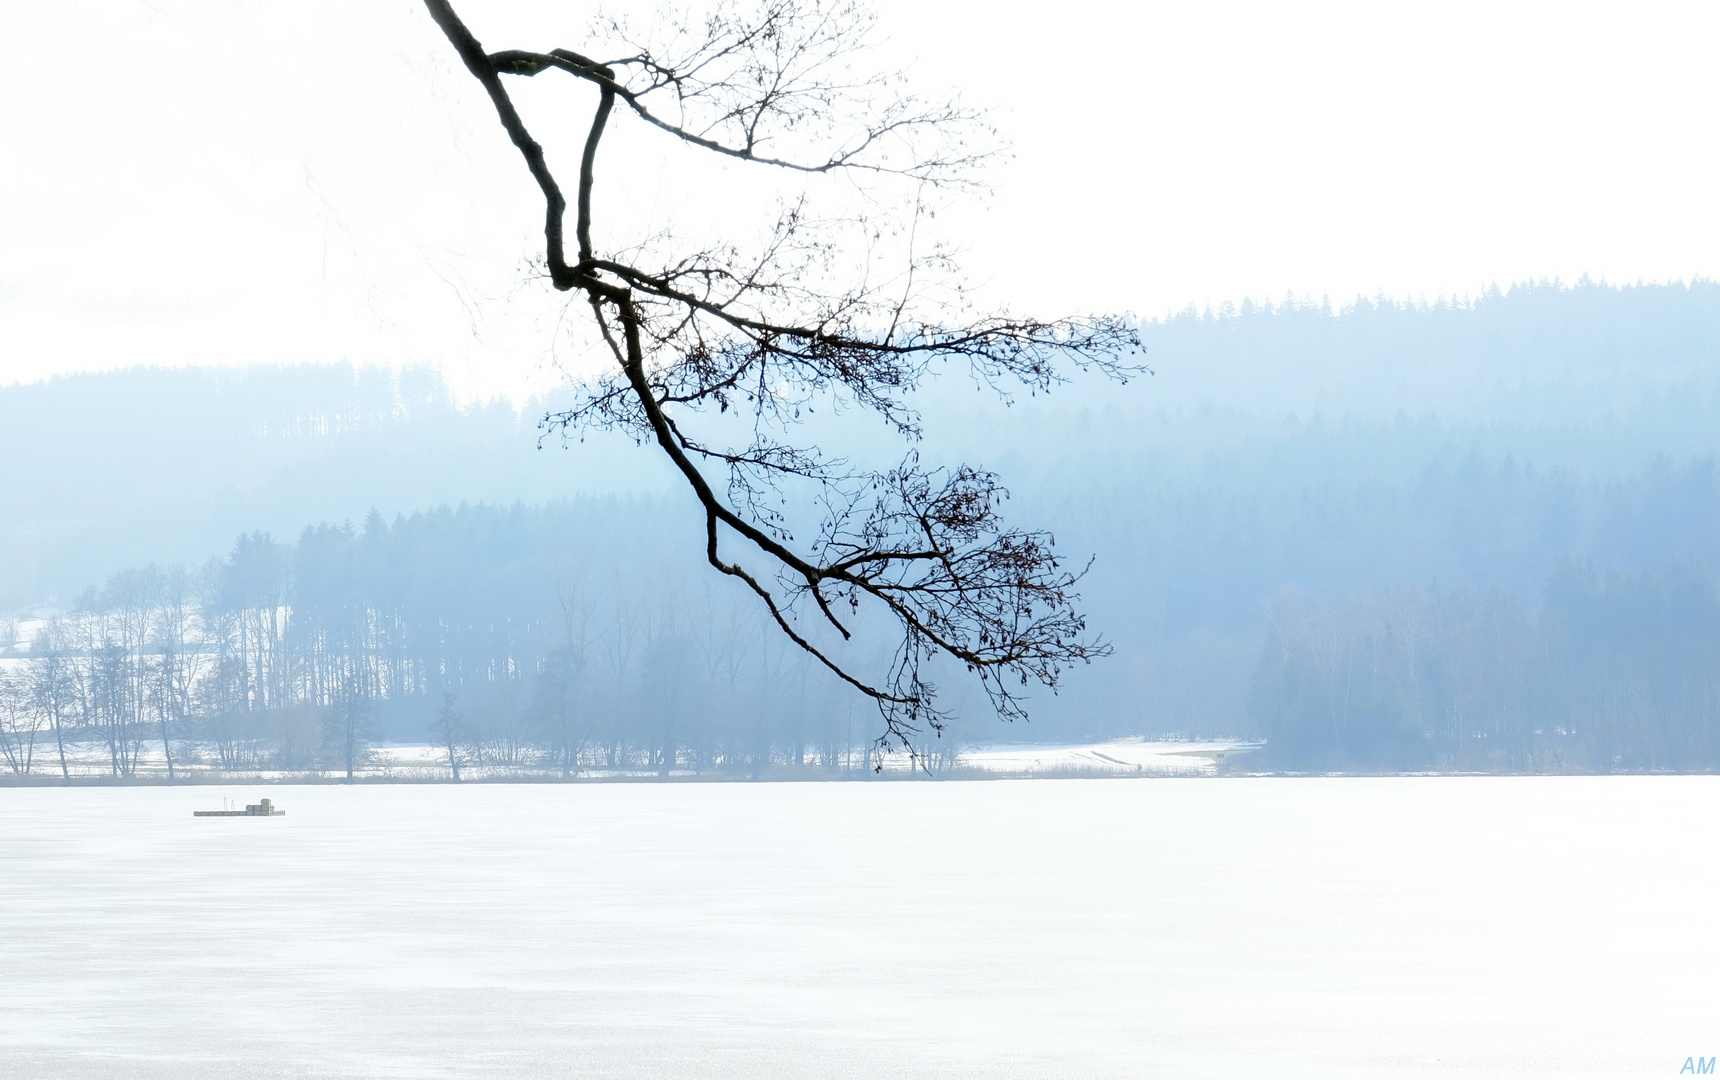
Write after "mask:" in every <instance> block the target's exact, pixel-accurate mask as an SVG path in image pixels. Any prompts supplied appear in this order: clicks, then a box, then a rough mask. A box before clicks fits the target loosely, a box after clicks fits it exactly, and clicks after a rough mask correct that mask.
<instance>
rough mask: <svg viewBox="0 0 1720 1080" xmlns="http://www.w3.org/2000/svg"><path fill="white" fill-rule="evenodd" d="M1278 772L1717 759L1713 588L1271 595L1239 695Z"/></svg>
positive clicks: (1717, 621) (1589, 576)
mask: <svg viewBox="0 0 1720 1080" xmlns="http://www.w3.org/2000/svg"><path fill="white" fill-rule="evenodd" d="M1249 709H1250V714H1251V717H1252V719H1253V720H1254V722H1255V723H1256V724H1257V725H1258V729H1259V733H1260V734H1261V735H1262V736H1263V737H1264V738H1265V739H1266V746H1265V748H1264V750H1263V751H1262V754H1263V755H1264V757H1263V760H1264V761H1265V762H1267V763H1269V764H1270V765H1272V766H1273V767H1275V768H1280V769H1289V770H1310V771H1326V770H1441V771H1449V770H1458V771H1500V772H1613V771H1621V770H1630V771H1635V770H1661V771H1677V772H1700V771H1710V770H1714V769H1716V768H1720V593H1717V591H1716V589H1715V585H1714V581H1713V579H1712V578H1711V577H1710V576H1709V574H1708V573H1707V571H1706V570H1705V569H1704V568H1703V567H1702V566H1701V565H1700V564H1697V563H1685V564H1680V565H1674V566H1670V567H1667V568H1665V569H1663V570H1660V571H1655V572H1648V571H1638V572H1630V573H1626V572H1620V571H1608V570H1600V569H1596V568H1595V567H1594V566H1592V565H1590V564H1587V563H1582V562H1577V561H1565V562H1563V563H1561V564H1560V565H1559V566H1557V567H1555V568H1554V570H1553V571H1552V573H1551V574H1550V575H1549V577H1548V579H1547V582H1546V587H1545V590H1544V592H1543V595H1542V597H1541V600H1540V603H1539V605H1538V607H1537V606H1535V605H1530V604H1527V603H1525V602H1524V601H1523V600H1522V599H1521V598H1520V597H1518V596H1516V595H1514V594H1512V593H1509V592H1506V591H1503V590H1497V589H1482V588H1475V587H1465V588H1459V589H1453V590H1449V591H1439V590H1428V589H1423V590H1398V591H1389V592H1365V593H1361V594H1358V595H1356V596H1354V597H1351V598H1350V599H1348V600H1346V601H1343V602H1332V601H1329V600H1322V599H1314V598H1310V597H1308V596H1306V595H1300V594H1294V593H1292V594H1287V595H1285V596H1283V597H1281V598H1280V600H1279V602H1278V603H1277V605H1276V606H1275V610H1274V612H1273V617H1272V622H1271V629H1270V632H1269V634H1268V638H1267V642H1266V646H1265V648H1264V650H1263V651H1262V654H1261V656H1260V660H1259V663H1258V665H1257V667H1256V670H1255V673H1254V678H1253V682H1252V685H1251V689H1250V701H1249Z"/></svg>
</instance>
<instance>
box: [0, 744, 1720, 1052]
mask: <svg viewBox="0 0 1720 1080" xmlns="http://www.w3.org/2000/svg"><path fill="white" fill-rule="evenodd" d="M265 794H266V795H270V796H271V797H272V798H274V800H275V801H276V803H277V804H278V805H279V806H281V807H282V808H284V809H285V810H286V811H287V813H288V816H286V817H284V818H275V819H243V818H240V819H223V818H215V819H208V818H195V819H194V818H193V817H192V816H191V811H192V810H194V809H208V808H216V809H218V808H219V807H220V805H221V799H222V798H223V797H230V798H237V799H239V800H240V802H241V803H243V802H254V801H256V799H257V798H258V797H260V796H262V795H265ZM1717 840H1720V778H1715V777H1612V778H1606V777H1586V778H1551V777H1549V778H1397V779H1391V778H1387V779H1294V780H1286V779H1224V780H1210V779H1209V780H1201V779H1189V780H1167V779H1154V780H1038V781H996V782H974V783H935V782H907V781H904V782H880V783H846V784H840V783H826V784H669V785H657V784H638V785H626V784H611V785H570V786H560V785H518V786H513V785H488V786H468V787H453V786H383V785H376V786H360V787H333V786H329V787H274V788H262V787H255V786H253V787H241V788H212V787H197V788H110V789H71V790H62V789H46V788H34V789H18V788H11V789H6V788H0V917H3V918H4V920H5V938H4V942H3V943H0V1074H4V1075H6V1076H9V1077H13V1076H17V1077H38V1076H44V1077H59V1076H64V1077H74V1076H75V1077H163V1078H166V1077H176V1078H179V1077H209V1078H215V1077H222V1078H225V1077H236V1076H244V1077H269V1076H281V1077H287V1076H291V1077H321V1076H354V1077H359V1076H363V1077H386V1076H401V1077H408V1076H410V1077H467V1076H470V1077H478V1076H485V1077H491V1076H519V1077H557V1076H567V1077H574V1076H578V1077H591V1076H598V1077H608V1076H615V1077H688V1078H692V1077H700V1078H738V1077H761V1078H762V1077H785V1076H794V1077H901V1078H914V1077H987V1078H1000V1077H1047V1078H1049V1077H1076V1076H1079V1077H1154V1076H1167V1077H1236V1076H1271V1077H1275V1078H1278V1077H1321V1078H1331V1077H1369V1078H1373V1077H1381V1076H1417V1077H1476V1078H1479V1077H1500V1076H1516V1075H1528V1074H1534V1073H1545V1074H1548V1075H1557V1076H1561V1077H1601V1076H1605V1077H1645V1076H1668V1077H1672V1076H1676V1075H1677V1074H1678V1070H1679V1068H1680V1065H1681V1064H1682V1063H1683V1061H1684V1059H1685V1058H1686V1057H1688V1056H1691V1055H1714V1054H1720V986H1717V984H1716V978H1717V973H1720V921H1717V919H1716V912H1717V910H1720V908H1717V904H1716V901H1717V900H1720V890H1717V889H1716V885H1717V884H1720V870H1717V868H1716V860H1715V851H1716V848H1717V847H1720V844H1717V842H1716V841H1717Z"/></svg>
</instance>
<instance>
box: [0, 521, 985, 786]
mask: <svg viewBox="0 0 1720 1080" xmlns="http://www.w3.org/2000/svg"><path fill="white" fill-rule="evenodd" d="M577 513H578V512H577V511H576V510H575V509H574V508H573V507H572V506H571V505H568V504H552V505H550V506H546V507H538V508H526V507H520V506H515V507H512V508H502V507H489V506H478V507H461V508H459V509H458V510H451V509H444V510H440V511H436V512H432V513H428V514H418V515H414V516H413V517H412V518H410V519H407V518H401V519H397V520H396V521H395V522H394V523H393V525H392V526H390V525H389V524H388V523H386V522H384V521H383V520H382V519H381V517H380V516H379V515H375V514H373V515H371V517H370V519H369V520H367V521H366V522H365V523H364V524H363V526H362V527H359V528H354V527H351V526H347V525H340V526H327V525H325V526H318V527H315V528H310V529H306V530H305V531H304V533H303V534H301V535H300V537H299V538H298V540H297V541H296V542H294V543H290V544H286V543H280V542H277V541H275V540H273V539H272V538H271V537H269V536H267V535H266V534H260V533H258V534H251V535H247V536H242V537H240V538H239V540H238V541H237V542H236V543H235V544H234V546H233V548H232V549H231V551H230V552H229V554H228V555H227V556H226V557H225V558H222V559H216V560H212V561H211V562H210V563H208V564H207V565H205V566H204V567H202V568H201V569H199V570H196V571H188V570H186V569H183V568H178V567H174V568H168V569H161V568H157V567H153V566H151V567H146V568H143V569H138V570H129V571H125V572H123V573H120V574H116V575H114V576H113V577H112V578H111V579H110V580H109V581H108V582H107V584H106V585H105V586H104V587H102V588H101V589H96V590H91V591H89V592H88V593H86V594H85V595H84V596H83V597H82V598H81V599H80V601H79V602H78V603H77V604H76V605H74V606H73V607H72V608H71V609H70V610H68V611H65V612H60V613H57V614H53V615H52V616H50V617H46V618H33V619H27V620H25V621H23V622H22V623H20V624H18V626H19V629H16V630H14V631H13V632H12V633H11V634H10V635H8V640H11V641H12V642H13V644H12V645H11V647H10V648H9V649H7V651H6V653H5V654H4V656H3V657H0V749H3V752H4V755H5V758H4V760H5V765H6V767H7V768H8V769H9V770H10V772H11V773H13V774H16V775H27V774H37V775H40V774H42V773H44V772H45V771H48V770H51V771H53V772H55V773H58V774H59V775H61V776H62V777H70V776H71V775H74V774H76V773H79V772H83V773H88V772H91V771H100V772H102V773H106V774H108V775H110V776H112V777H116V778H122V779H124V778H132V777H136V776H139V775H140V774H145V773H147V774H149V775H151V776H155V775H160V776H162V777H164V778H168V779H176V778H180V777H182V776H184V775H186V774H187V772H188V771H189V772H191V773H193V774H200V775H206V774H208V773H210V772H235V771H258V770H318V771H323V772H331V771H332V772H334V773H337V774H342V775H346V776H354V775H357V774H359V773H362V772H364V771H365V770H367V769H370V768H373V767H375V766H376V765H377V764H378V763H379V760H378V755H377V753H376V748H377V745H378V744H379V743H380V742H382V741H384V740H388V741H393V742H397V743H430V744H433V745H434V746H435V747H437V752H436V754H435V757H434V762H435V766H436V767H437V768H441V769H444V770H446V771H447V773H448V774H454V775H457V776H469V775H472V774H473V773H474V772H476V773H480V774H483V775H496V774H499V773H500V774H509V773H518V772H536V773H544V774H549V775H559V776H572V775H576V774H579V773H582V772H587V771H590V770H594V769H603V770H628V771H646V772H651V773H658V774H668V773H671V772H676V771H685V770H695V771H718V772H727V773H733V774H741V775H752V776H758V775H763V774H765V773H767V772H772V771H776V770H780V769H782V768H785V767H786V768H808V767H814V766H816V767H823V768H828V769H837V768H843V769H856V770H858V769H865V768H868V767H870V766H871V765H872V764H874V762H875V757H874V755H875V754H876V752H877V749H878V748H877V747H875V746H874V745H872V743H873V737H874V736H876V735H877V731H876V730H875V729H876V727H877V724H876V717H875V715H871V713H870V710H868V709H866V708H865V707H864V706H863V705H862V708H861V709H860V710H859V712H858V713H856V711H855V709H854V704H855V700H854V696H853V695H851V694H847V693H845V692H844V691H843V690H842V688H841V686H840V684H839V683H838V682H837V681H836V679H835V678H834V677H833V676H832V675H831V674H830V673H829V672H828V671H826V670H825V669H824V668H823V667H822V666H821V665H819V664H818V663H817V662H816V661H815V660H814V659H812V658H811V657H809V656H808V654H806V653H805V652H804V651H803V650H800V649H797V648H795V647H794V645H793V643H792V642H790V641H788V640H787V639H785V638H783V637H782V636H781V635H780V634H779V633H775V632H773V631H772V629H771V625H772V624H770V623H769V622H768V621H767V619H766V618H765V617H764V616H762V615H761V614H760V613H759V612H758V611H757V610H755V609H753V608H750V607H748V606H747V605H745V604H744V603H741V602H739V601H740V598H739V597H737V596H736V595H734V593H733V592H732V591H725V590H724V588H723V586H722V584H721V583H713V582H710V581H707V580H703V579H701V578H699V577H698V576H697V575H696V574H692V573H689V572H688V571H689V569H690V568H688V567H686V566H683V565H680V564H679V563H677V562H676V560H675V559H674V558H673V557H672V556H670V555H669V554H666V553H665V552H664V551H662V550H657V549H654V548H651V547H650V546H648V545H645V546H641V545H639V544H637V543H636V542H635V543H630V544H625V545H621V544H614V543H611V544H608V546H607V547H605V545H604V543H603V542H601V541H600V540H595V541H594V540H592V535H594V534H596V533H601V532H602V531H603V530H602V527H601V526H600V525H597V526H594V525H593V523H591V522H589V521H584V522H581V521H577V520H575V518H576V517H577ZM637 519H638V514H637V513H634V514H633V516H632V517H630V518H628V520H629V521H630V522H631V523H633V524H635V525H637ZM582 528H583V529H584V530H585V531H586V533H587V534H588V535H587V542H586V543H585V544H583V545H581V544H579V543H577V542H574V541H570V539H569V537H570V535H577V534H578V533H580V531H581V529H582ZM642 582H643V584H642ZM18 639H22V640H18ZM0 648H6V642H4V641H0ZM869 719H870V720H871V722H870V723H869V722H868V720H869ZM950 745H953V733H952V735H951V741H946V740H938V746H937V749H942V748H943V747H944V746H950ZM419 760H421V761H422V760H424V759H422V758H420V759H419Z"/></svg>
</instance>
